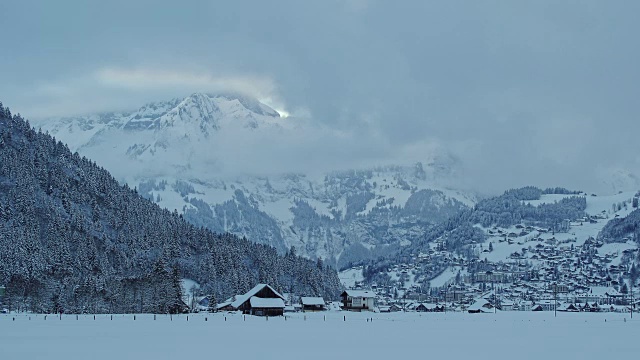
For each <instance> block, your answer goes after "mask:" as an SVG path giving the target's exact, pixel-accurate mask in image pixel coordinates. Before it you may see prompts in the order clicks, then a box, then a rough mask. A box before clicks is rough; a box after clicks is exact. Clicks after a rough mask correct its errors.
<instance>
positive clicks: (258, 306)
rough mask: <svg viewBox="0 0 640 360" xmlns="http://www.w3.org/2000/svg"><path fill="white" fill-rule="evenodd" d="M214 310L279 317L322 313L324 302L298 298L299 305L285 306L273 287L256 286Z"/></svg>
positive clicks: (317, 299)
mask: <svg viewBox="0 0 640 360" xmlns="http://www.w3.org/2000/svg"><path fill="white" fill-rule="evenodd" d="M205 299H206V298H205ZM203 300H204V299H203ZM201 305H206V306H208V304H201ZM215 308H216V310H217V311H240V312H242V313H243V314H248V315H256V316H280V315H283V314H284V313H285V312H294V311H296V312H297V311H324V310H326V302H325V300H324V299H323V298H321V297H310V296H303V297H301V298H300V304H293V305H292V304H287V298H286V297H285V296H284V295H282V294H280V293H279V292H278V291H276V290H275V289H274V288H273V287H271V286H270V285H268V284H258V285H256V286H255V287H253V289H251V290H249V291H248V292H247V293H245V294H242V295H236V296H233V297H231V298H230V299H227V300H226V301H224V302H222V303H220V304H217V305H216V307H215Z"/></svg>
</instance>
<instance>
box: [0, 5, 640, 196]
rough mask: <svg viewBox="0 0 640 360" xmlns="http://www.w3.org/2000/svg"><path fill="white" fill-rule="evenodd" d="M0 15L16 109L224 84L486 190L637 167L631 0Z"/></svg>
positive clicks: (73, 108) (165, 94)
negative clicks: (429, 160) (435, 156)
mask: <svg viewBox="0 0 640 360" xmlns="http://www.w3.org/2000/svg"><path fill="white" fill-rule="evenodd" d="M132 3H134V4H132ZM0 13H1V14H2V16H1V17H2V21H1V22H0V32H1V33H2V34H3V36H2V42H3V44H2V51H0V101H2V102H3V103H4V104H5V105H7V106H9V107H10V108H11V109H12V110H13V111H14V112H20V113H22V114H23V115H24V116H26V117H27V118H30V117H31V118H39V117H47V116H61V115H73V114H81V113H88V112H95V111H104V110H120V109H130V108H137V107H139V106H140V105H142V104H143V103H144V102H146V101H151V100H163V99H165V98H171V97H175V96H185V95H188V94H190V93H192V92H195V91H212V92H215V91H221V90H234V91H241V92H245V93H248V94H251V95H254V96H256V97H258V98H259V99H262V100H263V101H265V102H267V103H269V104H270V105H271V106H273V107H274V108H276V109H278V110H279V111H281V112H285V111H286V112H287V113H290V114H292V115H293V117H304V118H307V119H312V121H313V122H315V123H317V124H321V125H322V126H328V127H331V128H334V129H338V130H340V131H344V132H346V133H349V132H351V133H352V134H358V136H356V137H354V141H360V142H362V149H366V148H377V149H383V150H384V152H385V153H387V154H390V156H398V157H402V158H413V157H415V158H420V157H421V154H420V151H423V150H421V149H432V148H433V146H434V144H438V145H439V146H441V147H444V148H446V149H448V151H451V152H452V153H453V154H454V155H455V156H457V157H458V158H460V159H461V162H462V163H463V164H464V166H465V174H466V176H467V177H469V178H470V179H473V181H476V179H477V183H478V187H479V188H482V189H485V190H487V189H490V190H491V191H494V190H497V189H502V188H504V187H508V186H520V185H526V184H534V185H539V186H552V185H553V186H555V185H562V186H568V187H572V188H585V190H586V189H595V190H606V189H604V188H603V187H602V180H603V179H607V178H608V177H609V173H610V172H611V171H612V170H614V169H625V170H628V171H631V172H632V173H636V172H638V171H637V169H640V146H639V145H638V141H637V138H638V134H640V117H639V116H638V115H639V113H640V111H639V108H640V105H639V104H640V101H639V99H638V97H639V95H640V70H639V69H640V67H639V65H638V64H640V45H638V44H640V40H639V39H638V36H639V35H640V22H638V14H639V13H640V2H638V1H588V0H581V1H548V2H547V1H525V2H519V1H471V0H470V1H438V2H432V1H369V0H333V1H331V0H324V1H314V2H312V1H260V0H257V1H225V2H222V1H157V0H155V1H130V0H127V1H61V2H58V1H29V0H26V1H3V2H0ZM424 151H427V150H424ZM359 153H360V152H359ZM354 156H360V155H354ZM354 160H356V161H357V158H356V159H354ZM370 160H371V159H367V161H370ZM363 161H364V160H363Z"/></svg>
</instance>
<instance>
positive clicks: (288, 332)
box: [0, 311, 640, 360]
mask: <svg viewBox="0 0 640 360" xmlns="http://www.w3.org/2000/svg"><path fill="white" fill-rule="evenodd" d="M133 316H134V315H114V316H113V320H110V316H109V315H97V316H96V320H93V315H80V316H79V317H78V320H76V316H75V315H63V316H62V320H60V319H59V318H57V317H56V316H55V315H49V316H48V317H47V320H44V315H0V357H1V358H2V359H50V360H74V359H83V360H84V359H92V360H107V359H109V360H111V359H119V360H127V359H136V360H137V359H190V358H195V359H201V358H226V359H232V358H233V359H235V358H239V359H250V358H265V359H278V360H286V359H296V360H297V359H300V358H304V359H322V360H326V359H344V358H347V357H355V356H357V357H358V358H365V359H397V358H409V357H410V358H415V357H421V356H425V354H426V353H428V354H429V355H430V356H433V357H446V358H450V359H472V358H473V359H475V358H485V357H486V358H489V357H490V358H492V359H513V358H518V359H525V360H526V359H536V360H538V359H558V358H572V359H581V360H591V359H594V360H601V359H607V358H610V357H611V356H613V355H614V354H615V356H616V357H619V358H623V359H626V358H634V357H635V355H637V353H638V350H639V349H640V345H638V342H637V341H636V337H637V334H638V332H639V331H640V321H639V320H638V319H637V318H634V319H633V320H630V319H629V314H615V313H558V317H557V318H554V317H553V313H552V312H538V313H535V312H502V313H501V312H498V313H497V314H493V313H490V314H467V313H446V314H443V313H429V314H417V313H392V314H378V313H369V312H362V313H348V312H336V311H328V312H322V313H306V314H302V313H298V314H292V315H287V318H286V320H285V318H284V317H281V316H280V317H270V318H268V319H267V318H264V317H253V316H246V317H243V316H242V315H239V314H227V313H217V314H191V315H189V320H188V321H187V315H178V316H173V317H170V316H168V315H158V316H157V319H156V320H154V319H153V315H137V316H136V320H134V319H133ZM343 316H344V317H346V321H344V320H343V319H345V318H343ZM14 318H15V320H13V319H14ZM205 318H206V319H207V321H205ZM368 319H372V321H369V320H368ZM605 320H606V321H605ZM349 334H358V337H359V338H364V339H366V341H354V338H353V336H349ZM594 334H597V335H594ZM585 339H588V341H585ZM248 342H250V343H248ZM392 344H393V345H394V346H392ZM461 345H463V346H461Z"/></svg>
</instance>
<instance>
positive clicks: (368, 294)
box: [345, 290, 376, 298]
mask: <svg viewBox="0 0 640 360" xmlns="http://www.w3.org/2000/svg"><path fill="white" fill-rule="evenodd" d="M345 293H346V294H347V296H351V297H362V298H372V297H376V294H375V293H374V292H373V291H369V290H345Z"/></svg>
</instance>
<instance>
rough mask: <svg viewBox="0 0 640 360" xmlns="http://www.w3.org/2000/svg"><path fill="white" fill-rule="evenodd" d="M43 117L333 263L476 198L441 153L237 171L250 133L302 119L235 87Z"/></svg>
mask: <svg viewBox="0 0 640 360" xmlns="http://www.w3.org/2000/svg"><path fill="white" fill-rule="evenodd" d="M36 126H40V127H42V129H43V130H46V131H48V132H49V133H51V134H52V135H54V136H55V137H56V138H57V139H60V140H62V141H64V142H66V143H67V144H68V145H69V147H70V148H71V150H72V151H78V152H79V153H80V154H81V155H84V156H87V157H88V158H91V159H92V160H95V161H96V162H98V163H99V164H101V165H103V166H105V167H106V168H107V169H108V170H109V171H111V172H112V173H113V174H115V176H116V177H118V178H119V179H120V180H122V181H125V182H127V183H128V184H129V185H130V186H132V187H133V186H135V187H137V189H138V191H139V192H140V193H141V194H143V195H145V196H147V197H149V198H152V199H153V200H154V201H156V202H157V203H159V204H160V205H161V206H163V207H166V208H168V209H171V210H174V209H175V210H178V211H179V212H182V213H184V215H185V217H186V218H187V219H188V220H190V221H191V222H193V223H195V224H196V225H202V226H206V227H209V228H211V229H213V230H215V231H221V232H222V231H225V232H232V233H235V234H238V235H242V236H246V237H247V238H249V239H251V240H252V241H255V242H260V243H266V244H270V245H272V246H275V247H276V248H278V249H280V250H282V251H285V250H288V249H290V248H291V247H295V248H296V251H298V252H299V253H301V254H304V255H306V256H309V257H312V258H316V257H321V258H323V259H325V261H328V262H330V263H332V264H338V265H340V264H342V265H345V264H348V263H349V262H353V261H358V260H361V259H363V258H368V257H371V256H378V255H383V254H387V253H389V252H393V251H396V250H397V249H398V248H400V247H402V246H407V245H409V244H411V242H412V241H413V240H414V239H416V238H419V237H421V236H422V235H423V234H424V233H425V231H427V230H428V229H429V227H430V226H432V224H434V223H437V222H440V221H442V220H444V219H446V218H447V217H448V216H450V215H452V214H454V213H456V212H457V211H458V210H460V209H462V208H464V207H465V206H471V205H473V204H474V203H475V197H474V195H472V194H468V193H465V192H462V191H456V190H452V189H449V188H447V187H445V186H443V184H448V183H450V180H451V177H452V176H453V174H455V172H456V166H457V163H456V159H455V158H454V157H452V156H450V155H449V154H447V153H445V152H442V153H435V154H425V158H424V161H423V162H420V163H416V164H403V165H398V166H384V167H378V168H371V169H365V170H352V171H336V172H324V173H322V172H321V173H320V174H314V175H311V174H302V173H296V174H290V173H289V174H280V175H277V174H276V175H273V174H269V175H268V176H267V175H259V176H257V175H229V174H227V173H225V172H223V171H222V170H223V168H224V165H223V163H224V161H223V160H227V162H228V158H229V157H231V155H234V153H235V152H238V151H242V147H243V141H244V140H245V139H248V138H251V137H253V136H255V134H256V133H259V134H260V135H262V136H265V137H267V139H268V138H269V136H271V135H272V134H278V136H280V138H283V137H284V138H286V137H291V138H295V137H296V136H298V135H299V132H300V131H301V126H302V125H300V123H296V122H295V120H293V119H291V118H281V117H280V116H279V114H278V113H277V112H276V111H275V110H273V109H271V108H269V107H268V106H266V105H264V104H262V103H260V102H259V101H257V100H255V99H251V98H247V97H244V96H239V95H235V94H223V95H208V94H201V93H196V94H192V95H190V96H188V97H186V98H184V99H174V100H170V101H165V102H158V103H151V104H147V105H144V106H143V107H141V108H140V109H138V110H136V111H132V112H124V113H108V114H98V115H90V116H84V117H74V118H61V119H47V120H45V121H42V122H41V123H39V124H36ZM302 130H304V129H302ZM229 139H234V140H233V141H229ZM227 144H232V146H228V145H227ZM292 151H295V150H294V149H292Z"/></svg>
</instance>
